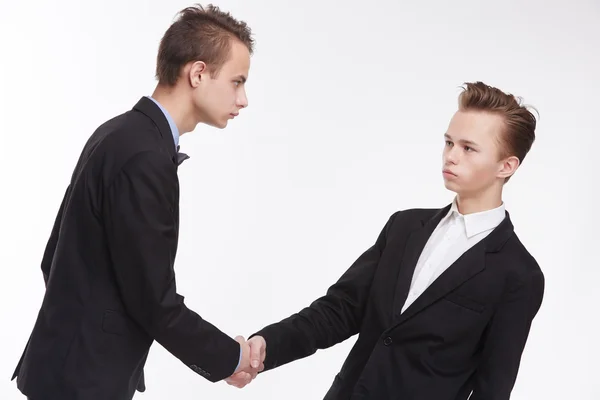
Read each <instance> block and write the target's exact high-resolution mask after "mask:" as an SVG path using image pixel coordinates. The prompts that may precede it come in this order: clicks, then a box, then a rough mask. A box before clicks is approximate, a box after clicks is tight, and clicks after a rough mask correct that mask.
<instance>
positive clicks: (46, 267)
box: [41, 187, 69, 286]
mask: <svg viewBox="0 0 600 400" xmlns="http://www.w3.org/2000/svg"><path fill="white" fill-rule="evenodd" d="M68 193H69V187H67V190H66V191H65V194H64V196H63V199H62V202H61V203H60V207H59V209H58V213H57V214H56V219H55V220H54V226H53V227H52V232H50V238H49V239H48V242H47V243H46V249H45V250H44V255H43V257H42V265H41V268H42V275H43V277H44V284H45V285H46V286H48V279H50V270H51V269H52V260H53V259H54V253H55V251H56V245H57V244H58V234H59V232H60V224H61V221H62V217H63V213H64V209H65V202H66V201H67V195H68Z"/></svg>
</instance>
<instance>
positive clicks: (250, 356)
mask: <svg viewBox="0 0 600 400" xmlns="http://www.w3.org/2000/svg"><path fill="white" fill-rule="evenodd" d="M235 340H236V341H237V342H238V343H239V344H240V346H241V348H242V359H241V361H240V365H239V366H238V368H237V369H236V370H235V372H234V373H233V375H231V376H230V377H229V378H227V379H225V382H227V383H228V384H229V385H231V386H235V387H237V388H243V387H244V386H246V385H247V384H249V383H250V382H252V380H254V378H256V375H258V373H259V372H261V371H263V370H264V369H265V365H264V362H265V358H266V356H267V343H266V341H265V339H264V338H263V337H262V336H254V337H253V338H252V339H250V340H248V341H247V342H246V341H245V340H244V338H243V337H242V336H237V337H236V338H235Z"/></svg>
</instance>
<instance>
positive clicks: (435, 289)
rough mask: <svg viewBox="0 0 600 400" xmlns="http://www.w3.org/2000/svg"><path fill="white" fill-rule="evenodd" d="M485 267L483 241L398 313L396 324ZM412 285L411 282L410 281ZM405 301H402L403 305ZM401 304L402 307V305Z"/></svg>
mask: <svg viewBox="0 0 600 400" xmlns="http://www.w3.org/2000/svg"><path fill="white" fill-rule="evenodd" d="M484 269H485V246H484V242H483V241H481V242H479V243H477V244H476V245H475V246H473V247H472V248H471V249H469V250H467V251H466V252H465V253H464V254H463V255H462V256H461V257H459V258H458V259H457V260H456V261H455V262H454V263H453V264H452V265H450V267H448V269H446V270H445V271H444V272H443V273H442V274H441V275H440V276H439V277H438V278H437V279H436V280H435V281H433V283H432V284H431V285H430V286H429V287H428V288H427V289H426V290H425V291H424V292H423V293H422V294H421V296H419V297H418V298H417V299H416V300H415V301H414V302H413V303H412V304H411V305H410V306H409V307H408V308H407V309H406V310H405V311H404V313H402V314H400V315H398V314H395V315H397V317H396V319H395V321H394V326H397V325H400V324H401V323H403V322H404V321H406V320H407V319H409V318H411V317H412V316H414V315H415V314H417V313H419V312H420V311H422V310H423V309H425V308H426V307H427V306H429V305H431V304H432V303H433V302H435V301H437V300H439V299H441V298H442V297H444V296H445V295H447V294H448V293H450V292H451V291H452V290H454V289H456V288H457V287H458V286H460V285H461V284H462V283H464V282H466V281H467V280H469V279H470V278H471V277H473V276H474V275H476V274H478V273H479V272H481V271H483V270H484ZM409 285H410V282H409ZM403 305H404V303H402V306H403ZM402 306H400V307H402Z"/></svg>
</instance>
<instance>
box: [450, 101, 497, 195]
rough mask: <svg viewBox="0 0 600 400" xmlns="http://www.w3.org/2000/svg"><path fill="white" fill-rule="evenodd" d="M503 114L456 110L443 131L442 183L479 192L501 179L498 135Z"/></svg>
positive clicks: (465, 192) (464, 191) (469, 192)
mask: <svg viewBox="0 0 600 400" xmlns="http://www.w3.org/2000/svg"><path fill="white" fill-rule="evenodd" d="M503 129H504V122H503V120H502V117H501V116H499V115H494V114H490V113H486V112H481V111H458V112H456V114H454V116H453V117H452V120H451V121H450V124H449V126H448V130H447V132H446V134H445V135H444V140H445V143H446V144H445V146H444V152H443V156H442V161H443V166H442V174H443V177H444V185H445V186H446V188H447V189H448V190H451V191H453V192H455V193H457V194H458V195H461V196H469V197H473V196H478V195H479V194H482V193H483V192H485V191H487V190H488V189H489V188H491V187H493V186H494V185H500V187H501V186H502V184H503V183H504V175H503V173H505V171H506V163H505V162H504V161H505V160H501V159H500V158H499V156H500V147H499V141H498V139H499V137H500V135H501V134H502V130H503Z"/></svg>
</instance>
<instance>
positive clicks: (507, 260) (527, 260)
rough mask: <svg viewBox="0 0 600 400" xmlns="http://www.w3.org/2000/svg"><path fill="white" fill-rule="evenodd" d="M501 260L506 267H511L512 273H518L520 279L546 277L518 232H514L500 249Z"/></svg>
mask: <svg viewBox="0 0 600 400" xmlns="http://www.w3.org/2000/svg"><path fill="white" fill-rule="evenodd" d="M499 256H500V257H499V258H500V262H501V263H502V264H503V265H504V267H505V268H507V269H509V270H510V271H511V273H512V274H514V275H516V276H517V277H518V278H519V280H524V279H525V280H527V279H531V278H533V279H542V280H543V279H544V274H543V272H542V269H541V267H540V265H539V263H538V261H537V260H536V258H535V257H534V256H533V254H531V252H530V251H529V250H528V249H527V248H526V247H525V245H524V244H523V242H521V240H520V239H519V236H518V235H517V234H516V232H513V233H512V235H511V236H510V238H509V239H508V240H507V241H506V243H505V245H504V246H503V247H502V249H501V250H500V251H499Z"/></svg>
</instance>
